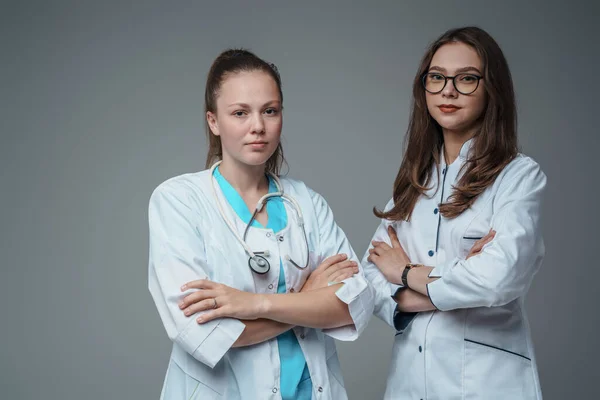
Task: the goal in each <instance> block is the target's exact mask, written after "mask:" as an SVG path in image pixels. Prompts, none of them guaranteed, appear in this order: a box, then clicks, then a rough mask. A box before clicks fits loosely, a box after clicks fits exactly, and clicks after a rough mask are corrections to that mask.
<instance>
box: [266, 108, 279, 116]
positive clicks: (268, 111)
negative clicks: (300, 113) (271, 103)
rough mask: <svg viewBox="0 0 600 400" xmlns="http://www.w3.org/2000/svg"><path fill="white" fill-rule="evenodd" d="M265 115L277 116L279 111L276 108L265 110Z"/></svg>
mask: <svg viewBox="0 0 600 400" xmlns="http://www.w3.org/2000/svg"><path fill="white" fill-rule="evenodd" d="M265 114H267V115H277V114H279V110H278V109H276V108H267V109H266V110H265Z"/></svg>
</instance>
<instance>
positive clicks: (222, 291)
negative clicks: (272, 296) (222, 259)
mask: <svg viewBox="0 0 600 400" xmlns="http://www.w3.org/2000/svg"><path fill="white" fill-rule="evenodd" d="M189 289H200V290H198V291H195V292H193V293H190V294H188V295H187V296H185V297H184V298H183V300H182V301H181V302H180V303H179V308H181V309H182V310H183V313H184V314H185V315H186V316H190V315H192V314H195V313H197V312H200V311H206V312H205V313H203V314H202V315H200V316H199V317H198V318H197V319H196V320H197V321H198V323H201V324H202V323H206V322H208V321H212V320H213V319H217V318H222V317H231V318H237V319H257V318H260V316H261V314H262V313H263V312H264V311H265V309H266V307H267V304H266V299H265V297H264V296H263V295H261V294H258V293H249V292H243V291H241V290H237V289H234V288H231V287H229V286H226V285H223V284H220V283H216V282H212V281H209V280H207V279H200V280H197V281H192V282H188V283H186V284H185V285H183V286H182V288H181V291H182V292H185V291H186V290H189Z"/></svg>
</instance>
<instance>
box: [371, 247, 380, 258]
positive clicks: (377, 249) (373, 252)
mask: <svg viewBox="0 0 600 400" xmlns="http://www.w3.org/2000/svg"><path fill="white" fill-rule="evenodd" d="M382 253H383V250H382V249H381V247H373V248H372V249H369V254H376V255H378V256H380V255H381V254H382Z"/></svg>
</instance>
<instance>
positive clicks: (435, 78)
mask: <svg viewBox="0 0 600 400" xmlns="http://www.w3.org/2000/svg"><path fill="white" fill-rule="evenodd" d="M427 75H429V79H430V80H432V81H443V80H444V79H445V76H444V75H442V74H435V73H429V74H427Z"/></svg>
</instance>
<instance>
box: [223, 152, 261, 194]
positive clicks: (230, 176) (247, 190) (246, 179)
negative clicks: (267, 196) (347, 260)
mask: <svg viewBox="0 0 600 400" xmlns="http://www.w3.org/2000/svg"><path fill="white" fill-rule="evenodd" d="M219 172H220V173H221V175H223V177H224V178H225V179H227V182H229V183H230V184H231V186H233V188H234V189H235V190H236V191H237V192H238V193H239V194H240V195H241V196H242V197H245V196H244V195H250V196H252V195H255V194H257V193H262V192H264V193H267V192H268V191H269V181H268V179H267V177H266V176H265V165H264V164H262V165H245V164H241V163H239V162H236V161H234V160H231V159H227V158H226V157H224V158H223V162H222V163H221V165H219ZM264 193H263V194H264Z"/></svg>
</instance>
